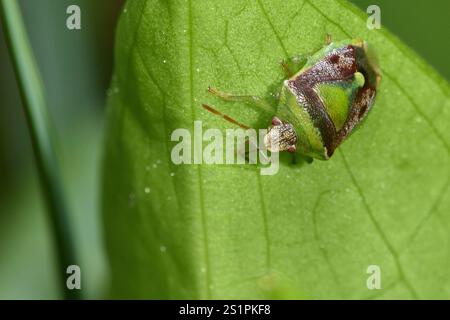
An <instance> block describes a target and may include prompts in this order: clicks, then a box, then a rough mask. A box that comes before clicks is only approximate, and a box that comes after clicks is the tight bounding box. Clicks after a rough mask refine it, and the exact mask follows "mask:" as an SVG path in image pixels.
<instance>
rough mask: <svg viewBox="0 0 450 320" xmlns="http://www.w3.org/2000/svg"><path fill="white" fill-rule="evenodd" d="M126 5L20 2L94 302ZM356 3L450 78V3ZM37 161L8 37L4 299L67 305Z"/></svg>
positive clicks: (102, 273) (1, 209)
mask: <svg viewBox="0 0 450 320" xmlns="http://www.w3.org/2000/svg"><path fill="white" fill-rule="evenodd" d="M122 2H123V1H121V0H95V1H89V0H77V1H75V0H72V1H67V0H22V1H20V3H21V7H22V9H23V13H24V18H25V21H26V25H27V28H28V32H29V36H30V38H31V44H32V47H33V49H34V51H35V55H36V58H37V62H38V65H39V67H40V69H41V73H42V77H43V80H44V84H45V87H46V89H47V98H48V102H49V105H50V111H51V116H52V118H53V120H54V121H53V122H54V124H55V127H56V132H57V134H58V139H57V148H58V152H59V155H60V159H61V162H62V171H63V178H64V182H65V183H66V185H67V192H68V196H69V205H70V207H71V212H72V217H71V219H72V220H71V222H72V224H73V228H74V231H75V236H76V241H77V243H78V245H79V249H80V259H81V262H80V267H81V270H82V275H83V286H84V287H83V289H84V292H85V293H86V295H87V297H88V298H101V297H104V289H105V287H106V284H107V274H108V272H107V264H106V262H105V254H104V252H103V248H102V241H101V239H102V235H101V221H100V216H99V204H98V193H99V190H98V189H99V182H98V170H99V165H100V159H101V151H102V131H103V114H104V110H105V97H106V90H107V87H108V84H109V80H110V77H111V72H112V61H113V38H114V29H115V24H116V19H117V16H118V14H119V11H120V8H121V6H122ZM352 2H353V3H355V4H356V5H357V6H358V7H360V8H361V9H362V10H363V11H366V8H367V6H368V5H370V4H377V5H378V6H380V8H381V22H382V25H383V26H384V27H387V28H388V29H390V31H392V32H393V33H394V34H396V35H397V36H398V37H399V38H400V39H402V40H403V41H404V42H405V43H406V44H408V45H409V46H410V47H412V48H413V49H414V50H415V51H417V52H418V53H419V54H420V55H421V56H422V57H423V58H424V59H425V60H427V61H428V62H429V63H430V64H431V65H432V66H434V67H435V69H437V70H438V71H439V72H440V73H441V74H442V75H443V76H444V77H446V78H447V79H450V69H449V68H448V57H450V43H449V41H448V32H449V31H450V20H449V18H448V14H449V12H450V1H446V0H431V1H414V2H413V1H407V0H395V1H393V0H383V1H370V0H353V1H352ZM70 4H77V5H79V6H80V8H81V14H82V30H79V31H70V30H68V29H67V28H66V18H67V14H66V8H67V6H69V5H70ZM374 32H376V31H374ZM398 72H402V71H401V70H399V71H398ZM33 161H34V159H33V155H32V152H31V145H30V139H29V135H28V131H27V128H26V125H25V119H24V114H23V111H22V106H21V102H20V98H19V95H18V90H17V86H16V81H15V78H14V74H13V70H12V66H11V63H10V61H9V56H8V53H7V51H6V47H5V42H4V38H3V32H0V299H5V298H9V299H16V298H20V299H34V298H58V297H59V296H58V287H57V284H56V277H55V273H54V269H53V268H54V255H53V247H52V242H51V240H52V239H51V235H50V234H49V227H48V221H47V215H46V214H45V211H44V209H45V208H44V204H43V201H42V199H41V194H40V192H39V185H38V181H37V175H36V171H35V166H34V163H33ZM112 174H113V173H112Z"/></svg>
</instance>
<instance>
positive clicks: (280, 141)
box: [264, 117, 297, 153]
mask: <svg viewBox="0 0 450 320" xmlns="http://www.w3.org/2000/svg"><path fill="white" fill-rule="evenodd" d="M264 145H265V146H266V148H267V150H269V151H270V152H279V151H285V150H286V151H288V152H291V153H295V152H296V145H297V133H296V132H295V129H294V126H293V125H292V124H290V123H289V122H285V121H281V120H280V119H278V118H277V117H273V118H272V126H271V127H269V129H268V131H267V134H266V135H265V136H264Z"/></svg>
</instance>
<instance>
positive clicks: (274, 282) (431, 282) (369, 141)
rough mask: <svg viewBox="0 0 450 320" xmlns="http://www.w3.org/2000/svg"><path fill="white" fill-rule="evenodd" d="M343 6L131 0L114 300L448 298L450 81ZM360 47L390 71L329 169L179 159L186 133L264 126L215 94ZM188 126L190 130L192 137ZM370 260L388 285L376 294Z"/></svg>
mask: <svg viewBox="0 0 450 320" xmlns="http://www.w3.org/2000/svg"><path fill="white" fill-rule="evenodd" d="M366 18H367V16H366V15H365V14H364V13H362V12H361V11H359V10H358V9H356V8H354V7H353V6H351V5H349V4H348V3H347V2H344V1H310V0H305V1H299V0H283V1H265V0H264V1H263V0H261V1H253V0H230V1H220V2H219V1H215V2H212V1H192V0H191V1H189V0H188V1H182V0H171V1H162V0H161V1H157V0H148V1H129V2H128V3H127V5H126V7H125V9H124V11H123V14H122V16H121V19H120V23H119V27H118V31H117V39H116V41H117V46H116V65H115V68H116V70H115V75H116V76H115V77H114V79H113V83H112V87H111V90H110V98H109V114H108V131H107V146H106V153H105V157H104V179H103V211H104V218H105V232H106V239H107V244H106V245H107V249H108V253H109V258H110V262H111V273H112V294H113V296H115V297H127V298H129V297H135V298H193V299H196V298H215V299H222V298H450V277H448V270H450V259H449V252H450V251H449V250H450V242H449V241H450V233H449V227H450V216H449V212H450V194H449V192H450V190H449V183H450V182H449V177H450V172H449V171H450V170H449V167H450V166H449V157H450V135H449V131H448V130H447V125H448V123H449V121H450V99H449V92H450V89H449V85H448V84H447V83H446V82H445V81H444V80H442V79H441V77H440V76H439V75H437V73H436V72H435V71H433V70H432V69H431V68H430V67H429V66H428V65H427V64H425V63H424V62H423V61H422V60H421V59H420V58H419V57H417V55H416V54H415V53H413V52H412V51H411V50H409V49H408V48H406V47H405V46H404V45H403V44H402V43H401V42H400V41H399V40H397V39H396V38H395V37H394V36H392V35H391V34H390V33H389V32H387V31H386V30H384V29H382V30H372V31H371V30H368V29H367V28H366ZM327 33H329V34H331V35H332V36H333V39H334V40H341V39H345V38H363V39H365V40H367V41H368V42H369V43H370V44H372V45H373V47H374V48H375V49H376V50H377V52H378V55H379V60H380V64H381V71H382V76H383V79H382V82H381V87H380V88H379V91H378V96H377V102H376V104H375V106H374V108H373V111H372V112H371V114H370V115H369V116H368V118H367V120H366V121H365V123H364V125H363V126H362V127H361V128H360V129H359V130H358V131H357V132H356V133H355V134H353V135H352V136H351V137H350V138H349V139H348V140H347V141H346V142H345V143H344V144H343V145H342V146H341V147H340V148H339V149H338V151H337V152H336V154H335V155H334V156H333V157H332V158H331V159H330V160H329V161H314V162H313V163H312V164H306V163H304V164H302V165H291V164H289V163H288V162H287V161H286V160H287V158H286V156H283V159H282V165H281V167H280V171H279V172H278V174H276V175H274V176H261V175H260V174H259V171H256V170H253V169H252V167H250V166H244V167H242V166H238V165H230V166H224V165H214V166H213V165H178V166H177V165H174V164H173V163H172V162H171V160H170V151H171V149H172V147H173V146H174V145H175V144H176V143H175V142H171V141H170V134H171V132H172V131H173V130H174V129H176V128H188V129H189V130H193V122H194V120H202V121H203V125H204V130H205V129H206V128H232V127H233V126H232V125H231V124H229V123H227V122H224V121H222V120H221V119H220V118H218V117H214V116H213V115H211V114H210V113H207V112H205V111H204V110H203V109H202V108H201V103H203V102H206V103H209V104H211V105H214V106H215V107H216V108H217V109H219V110H222V111H226V112H227V113H228V114H229V115H230V116H233V117H235V118H237V119H239V120H240V121H242V122H243V123H247V124H250V125H252V126H254V127H255V128H265V127H267V125H268V123H269V122H270V119H271V116H272V115H270V114H266V113H264V112H261V111H259V110H258V109H257V108H252V107H249V106H246V105H243V104H239V103H231V104H230V103H225V102H222V101H220V100H219V99H217V98H215V97H213V96H211V95H209V94H207V93H206V88H207V87H208V85H212V86H214V87H216V88H219V89H221V90H224V91H227V92H234V93H250V94H257V95H262V96H267V95H268V92H271V90H272V89H273V88H274V87H275V86H276V85H279V84H280V82H281V81H282V79H283V75H282V72H281V69H280V67H279V64H278V62H279V61H280V60H281V59H283V58H286V57H290V56H294V55H296V54H305V53H308V52H311V51H313V50H315V49H317V48H319V47H320V46H322V45H323V43H324V38H325V35H326V34H327ZM192 132H193V131H192ZM369 265H378V266H379V267H380V269H381V286H382V289H381V290H369V289H368V288H367V285H366V281H367V279H368V277H369V274H367V268H368V266H369Z"/></svg>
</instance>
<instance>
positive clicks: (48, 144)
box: [0, 0, 80, 299]
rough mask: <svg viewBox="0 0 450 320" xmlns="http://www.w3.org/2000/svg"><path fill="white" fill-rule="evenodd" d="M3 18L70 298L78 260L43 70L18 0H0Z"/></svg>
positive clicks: (74, 296)
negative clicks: (71, 270)
mask: <svg viewBox="0 0 450 320" xmlns="http://www.w3.org/2000/svg"><path fill="white" fill-rule="evenodd" d="M0 18H1V20H2V23H3V29H4V32H5V38H6V42H7V45H8V49H9V52H10V56H11V59H12V62H13V66H14V70H15V73H16V77H17V81H18V85H19V89H20V94H21V97H22V102H23V106H24V110H25V115H26V120H27V125H28V129H29V131H30V136H31V140H32V145H33V150H34V155H35V158H36V164H37V169H38V173H39V178H40V182H41V186H42V189H43V193H44V197H45V200H46V203H47V206H48V212H49V215H50V221H51V226H52V229H53V234H54V240H55V247H56V250H57V261H58V266H57V270H58V276H59V277H58V281H59V282H60V286H61V289H62V292H64V296H65V298H66V299H77V298H80V293H79V290H76V289H75V290H68V289H67V287H66V277H67V276H68V275H67V274H66V269H67V267H68V266H69V265H72V264H77V260H76V258H75V248H74V244H73V238H72V235H71V232H70V231H71V230H70V227H69V222H68V208H67V205H66V201H65V194H64V191H63V184H62V182H61V175H60V171H59V168H58V162H57V159H56V152H55V149H54V147H53V141H52V140H53V137H54V133H53V131H52V127H51V125H50V119H49V116H48V107H47V103H46V100H45V95H44V88H43V85H42V81H41V78H40V75H39V70H38V68H37V65H36V63H35V60H34V56H33V51H32V49H31V46H30V43H29V40H28V36H27V32H26V29H25V25H24V23H23V19H22V15H21V11H20V8H19V3H18V1H17V0H0Z"/></svg>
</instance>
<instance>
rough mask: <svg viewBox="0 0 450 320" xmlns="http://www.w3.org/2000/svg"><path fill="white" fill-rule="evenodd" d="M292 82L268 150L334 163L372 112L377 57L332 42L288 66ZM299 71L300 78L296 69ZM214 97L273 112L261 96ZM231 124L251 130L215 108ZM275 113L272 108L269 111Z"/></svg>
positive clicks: (352, 43) (360, 46)
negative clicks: (332, 159) (339, 149)
mask: <svg viewBox="0 0 450 320" xmlns="http://www.w3.org/2000/svg"><path fill="white" fill-rule="evenodd" d="M282 66H283V67H284V69H285V72H286V73H287V75H288V77H287V79H286V80H284V81H283V85H282V88H281V92H280V94H279V103H278V106H277V108H276V109H277V110H276V112H275V116H274V117H273V118H272V123H271V126H270V127H269V129H268V132H267V134H266V136H265V137H264V144H265V146H266V148H267V149H268V150H269V151H271V152H278V151H288V152H291V153H299V154H300V155H303V156H306V157H312V158H316V159H320V160H328V159H329V158H330V157H331V156H332V155H333V153H334V151H335V150H336V148H337V147H338V146H339V145H340V144H341V143H342V141H344V140H345V138H347V137H348V136H349V135H350V134H351V133H352V131H353V130H354V129H355V128H356V127H357V125H358V124H359V123H360V122H361V121H362V120H363V119H364V118H365V117H366V115H367V114H368V112H369V111H370V109H371V107H372V105H373V103H374V100H375V95H376V91H377V87H378V85H379V82H380V79H381V76H380V72H379V70H378V67H377V62H376V57H375V55H374V53H373V52H372V51H371V50H370V49H369V47H368V45H367V43H366V42H365V41H363V40H343V41H339V42H335V43H334V42H331V39H330V37H329V36H328V37H327V45H325V46H324V47H323V48H321V49H320V50H318V51H317V52H315V53H313V54H311V55H309V56H307V57H297V58H293V59H290V60H288V61H286V62H282ZM292 68H295V71H294V72H291V69H292ZM208 91H209V92H210V93H212V94H214V95H216V96H218V97H220V98H222V99H225V100H228V101H241V102H247V103H256V104H258V105H259V106H261V107H265V108H267V107H268V103H267V102H266V101H264V100H263V99H262V98H260V97H257V96H237V95H230V94H227V93H223V92H220V91H217V90H215V89H212V88H211V87H210V88H209V89H208ZM203 107H204V108H205V109H207V110H208V111H210V112H213V113H214V114H217V115H220V116H222V117H223V118H225V119H226V120H227V121H230V122H232V123H234V124H237V125H239V126H241V127H243V128H249V127H248V126H246V125H243V124H241V123H239V122H237V121H236V120H234V119H232V118H230V117H228V116H227V115H225V114H223V113H220V112H219V111H217V110H215V109H214V108H212V107H210V106H209V105H206V104H203ZM269 107H270V106H269Z"/></svg>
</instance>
